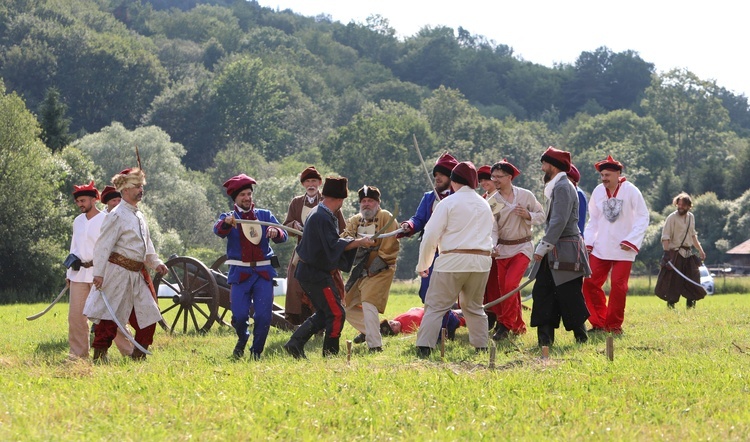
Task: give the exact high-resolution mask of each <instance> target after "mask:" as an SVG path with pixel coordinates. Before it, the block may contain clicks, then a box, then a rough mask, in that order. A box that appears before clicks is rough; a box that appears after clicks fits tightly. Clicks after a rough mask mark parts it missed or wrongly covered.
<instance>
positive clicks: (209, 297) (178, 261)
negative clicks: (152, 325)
mask: <svg viewBox="0 0 750 442" xmlns="http://www.w3.org/2000/svg"><path fill="white" fill-rule="evenodd" d="M165 265H166V266H167V268H168V269H169V273H167V274H166V275H157V276H156V278H154V287H155V288H156V293H157V298H158V300H159V301H161V302H160V303H159V306H160V308H161V307H165V306H166V307H165V308H164V309H163V310H162V311H161V314H162V316H163V317H164V321H161V322H160V324H161V326H162V328H164V329H165V330H167V331H169V332H170V333H175V332H178V333H179V332H182V333H188V331H191V330H194V331H195V332H197V333H205V332H207V331H208V330H210V329H211V326H212V325H213V324H214V322H216V319H217V318H218V308H219V288H218V286H217V284H216V278H214V275H213V274H212V273H211V271H210V270H209V269H208V267H206V266H205V264H203V263H202V262H200V261H198V260H197V259H195V258H191V257H189V256H178V257H174V258H171V259H170V260H169V261H167V262H166V263H165ZM167 300H168V301H167ZM165 301H167V302H165ZM168 304H169V305H168ZM167 324H170V325H167Z"/></svg>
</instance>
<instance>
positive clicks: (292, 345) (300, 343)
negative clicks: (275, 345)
mask: <svg viewBox="0 0 750 442" xmlns="http://www.w3.org/2000/svg"><path fill="white" fill-rule="evenodd" d="M314 334H315V330H313V323H312V322H311V321H305V322H303V323H302V325H300V326H299V328H297V330H296V331H295V332H294V333H293V334H292V337H291V338H289V341H287V343H286V344H284V350H286V352H287V353H289V354H290V355H292V356H293V357H294V359H307V356H305V344H307V341H309V340H310V338H311V337H312V335H314Z"/></svg>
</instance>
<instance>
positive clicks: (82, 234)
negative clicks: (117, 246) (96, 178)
mask: <svg viewBox="0 0 750 442" xmlns="http://www.w3.org/2000/svg"><path fill="white" fill-rule="evenodd" d="M73 198H74V200H75V203H76V206H78V208H79V209H80V210H81V214H80V215H78V216H77V217H76V219H75V220H74V221H73V237H72V238H71V240H70V254H71V255H75V257H76V258H77V259H75V260H74V262H73V264H72V265H71V266H70V268H69V269H68V271H67V274H66V284H67V285H68V287H69V289H70V306H69V308H68V343H69V345H70V357H71V358H73V359H74V358H82V359H87V358H88V357H89V334H90V333H89V323H88V319H87V318H86V316H84V314H83V306H84V304H85V303H86V298H88V296H89V292H90V291H91V287H92V286H93V280H94V269H93V259H94V245H95V244H96V240H97V239H98V238H99V230H100V228H101V226H102V222H103V221H104V217H105V216H106V213H104V212H100V211H99V209H97V207H96V201H97V200H98V199H99V191H98V190H97V189H96V187H95V186H94V182H93V181H91V182H90V183H89V184H87V185H81V186H73ZM115 344H116V345H117V348H118V349H119V350H120V353H122V354H123V355H129V354H131V353H132V352H133V344H131V343H130V342H129V341H128V340H127V339H126V338H125V337H124V336H121V335H118V337H117V338H116V339H115Z"/></svg>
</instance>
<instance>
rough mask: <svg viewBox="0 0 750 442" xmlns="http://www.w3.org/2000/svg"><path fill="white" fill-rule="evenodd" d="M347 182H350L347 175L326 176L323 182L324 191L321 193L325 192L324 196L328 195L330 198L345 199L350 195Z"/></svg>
mask: <svg viewBox="0 0 750 442" xmlns="http://www.w3.org/2000/svg"><path fill="white" fill-rule="evenodd" d="M347 184H349V180H347V179H346V177H341V178H336V177H332V176H329V177H326V182H325V183H323V191H322V192H321V193H322V194H323V196H327V197H329V198H340V199H344V198H346V197H347V196H349V189H347Z"/></svg>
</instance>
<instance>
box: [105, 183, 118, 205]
mask: <svg viewBox="0 0 750 442" xmlns="http://www.w3.org/2000/svg"><path fill="white" fill-rule="evenodd" d="M113 198H122V195H121V194H120V192H118V191H117V189H115V188H114V187H112V186H106V187H105V188H104V190H102V203H104V204H107V201H109V200H111V199H113Z"/></svg>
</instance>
